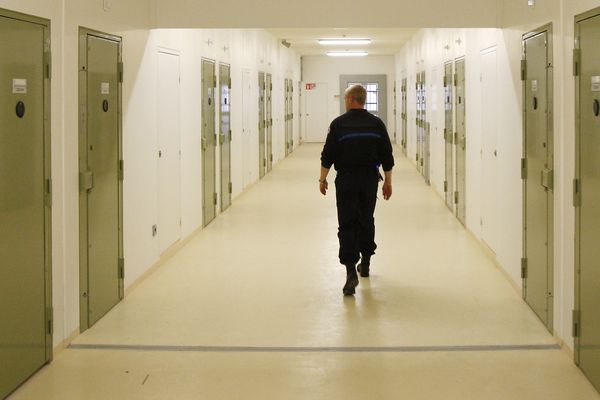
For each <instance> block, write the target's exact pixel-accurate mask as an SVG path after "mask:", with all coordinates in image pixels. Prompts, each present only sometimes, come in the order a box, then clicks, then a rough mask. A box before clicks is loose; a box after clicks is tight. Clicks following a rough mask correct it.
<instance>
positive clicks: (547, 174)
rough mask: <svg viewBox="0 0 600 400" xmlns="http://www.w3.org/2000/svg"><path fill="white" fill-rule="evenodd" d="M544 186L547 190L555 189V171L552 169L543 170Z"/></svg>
mask: <svg viewBox="0 0 600 400" xmlns="http://www.w3.org/2000/svg"><path fill="white" fill-rule="evenodd" d="M541 175H542V186H543V187H545V188H546V189H547V190H552V189H554V171H552V170H551V169H547V168H546V169H544V170H542V174H541Z"/></svg>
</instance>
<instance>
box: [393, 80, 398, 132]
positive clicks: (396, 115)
mask: <svg viewBox="0 0 600 400" xmlns="http://www.w3.org/2000/svg"><path fill="white" fill-rule="evenodd" d="M397 86H398V82H397V81H394V143H396V135H397V131H398V88H397Z"/></svg>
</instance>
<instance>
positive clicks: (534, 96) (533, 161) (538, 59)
mask: <svg viewBox="0 0 600 400" xmlns="http://www.w3.org/2000/svg"><path fill="white" fill-rule="evenodd" d="M548 40H549V35H548V32H542V33H539V34H536V35H533V36H529V37H527V38H526V39H524V40H523V50H524V55H525V60H526V70H525V74H524V77H525V80H524V112H525V114H524V122H525V124H524V138H523V139H524V140H523V145H524V159H525V165H526V170H527V174H526V176H525V178H526V179H524V181H523V189H524V193H523V194H524V199H523V200H524V227H523V239H524V258H525V259H526V260H527V274H526V276H525V277H524V282H523V283H524V284H523V293H524V297H525V300H526V301H527V303H528V304H529V305H530V307H531V308H532V309H533V311H535V313H536V314H537V315H538V316H539V317H540V319H541V320H542V321H543V322H544V323H545V324H546V326H547V327H548V328H549V329H552V291H553V288H552V269H553V267H552V264H553V263H552V258H553V257H552V249H553V246H552V242H553V234H552V232H553V230H552V220H553V218H552V215H553V212H554V211H553V201H552V187H551V185H550V187H545V186H544V182H542V179H541V177H542V174H544V172H545V171H550V170H552V168H553V166H552V164H553V162H552V161H553V155H552V151H553V146H552V129H551V126H552V109H551V107H552V105H551V101H549V92H550V90H549V86H550V85H551V84H552V82H551V80H549V76H548V75H549V74H551V69H549V68H548V66H549V65H552V62H551V60H550V59H549V53H548V51H549V50H548V45H547V42H548Z"/></svg>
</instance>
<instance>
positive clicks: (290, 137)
mask: <svg viewBox="0 0 600 400" xmlns="http://www.w3.org/2000/svg"><path fill="white" fill-rule="evenodd" d="M293 96H294V95H293V83H292V80H291V79H286V80H285V138H286V139H285V143H286V145H285V149H286V150H285V151H286V153H285V154H286V155H289V154H291V153H292V151H293V150H294V125H293V123H294V98H293Z"/></svg>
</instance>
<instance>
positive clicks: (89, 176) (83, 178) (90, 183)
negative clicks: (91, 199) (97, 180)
mask: <svg viewBox="0 0 600 400" xmlns="http://www.w3.org/2000/svg"><path fill="white" fill-rule="evenodd" d="M93 187H94V173H93V172H92V171H85V172H81V173H80V174H79V190H80V191H81V192H83V191H84V190H91V189H92V188H93Z"/></svg>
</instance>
